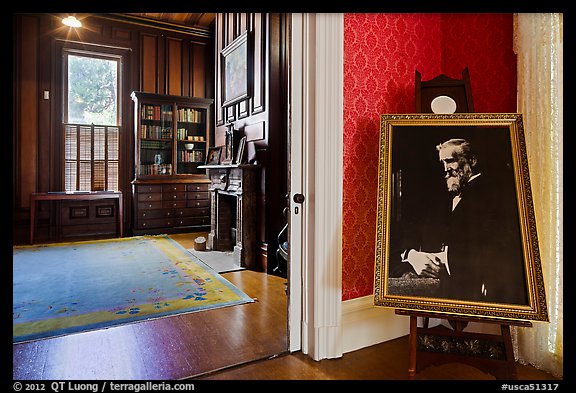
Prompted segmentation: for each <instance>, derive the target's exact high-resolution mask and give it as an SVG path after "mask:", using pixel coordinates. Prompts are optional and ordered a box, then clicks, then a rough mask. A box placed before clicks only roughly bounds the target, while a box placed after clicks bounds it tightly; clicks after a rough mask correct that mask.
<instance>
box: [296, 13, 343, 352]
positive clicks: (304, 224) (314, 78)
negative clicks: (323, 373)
mask: <svg viewBox="0 0 576 393" xmlns="http://www.w3.org/2000/svg"><path fill="white" fill-rule="evenodd" d="M343 37H344V16H343V14H293V15H292V23H291V44H290V45H291V66H290V83H289V86H290V108H289V124H290V207H291V209H290V233H289V242H290V262H289V268H288V282H289V303H288V329H289V350H290V351H292V352H293V351H297V350H302V352H303V353H305V354H308V355H310V356H311V357H312V358H313V359H315V360H321V359H325V358H335V357H340V356H342V353H343V351H342V349H343V347H342V191H343V190H342V181H343V178H342V173H343V169H342V166H343V63H344V50H343V46H344V39H343ZM296 193H301V194H303V195H304V196H305V198H306V199H305V201H304V203H302V204H297V203H294V201H293V200H292V197H293V195H294V194H296ZM296 208H298V210H299V211H298V213H296Z"/></svg>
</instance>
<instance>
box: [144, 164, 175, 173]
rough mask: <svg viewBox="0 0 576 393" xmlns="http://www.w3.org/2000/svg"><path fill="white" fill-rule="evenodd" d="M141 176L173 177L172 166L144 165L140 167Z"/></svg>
mask: <svg viewBox="0 0 576 393" xmlns="http://www.w3.org/2000/svg"><path fill="white" fill-rule="evenodd" d="M140 174H141V175H171V174H172V164H142V165H140Z"/></svg>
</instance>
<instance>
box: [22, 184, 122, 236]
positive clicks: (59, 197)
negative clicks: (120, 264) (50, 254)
mask: <svg viewBox="0 0 576 393" xmlns="http://www.w3.org/2000/svg"><path fill="white" fill-rule="evenodd" d="M98 199H116V204H117V208H118V214H117V215H116V217H117V228H118V237H122V235H123V227H122V223H123V214H122V192H120V191H76V192H66V191H62V192H34V193H32V194H30V244H34V231H35V229H36V221H37V219H36V205H37V204H38V201H70V200H71V201H93V200H98Z"/></svg>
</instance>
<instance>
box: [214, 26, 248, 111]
mask: <svg viewBox="0 0 576 393" xmlns="http://www.w3.org/2000/svg"><path fill="white" fill-rule="evenodd" d="M220 60H221V67H222V72H221V86H222V93H221V94H222V106H223V107H226V106H229V105H233V104H235V103H237V102H239V101H242V100H245V99H246V98H248V97H249V96H250V77H251V62H250V46H249V40H248V31H244V33H242V34H240V35H239V36H238V37H236V39H234V41H232V42H231V43H230V44H229V45H227V46H226V47H225V48H224V49H222V51H221V52H220Z"/></svg>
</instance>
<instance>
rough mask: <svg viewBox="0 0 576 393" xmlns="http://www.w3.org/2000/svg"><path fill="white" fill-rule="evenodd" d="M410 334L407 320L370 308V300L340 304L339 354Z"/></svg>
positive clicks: (388, 309)
mask: <svg viewBox="0 0 576 393" xmlns="http://www.w3.org/2000/svg"><path fill="white" fill-rule="evenodd" d="M409 333H410V320H409V317H407V316H401V315H396V314H395V313H394V310H393V309H390V308H385V307H376V306H374V302H373V296H372V295H369V296H364V297H359V298H355V299H351V300H346V301H345V302H343V304H342V347H343V352H344V353H347V352H352V351H355V350H357V349H361V348H365V347H369V346H371V345H376V344H379V343H382V342H385V341H389V340H393V339H395V338H398V337H402V336H406V335H408V334H409Z"/></svg>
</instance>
